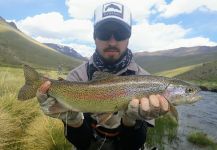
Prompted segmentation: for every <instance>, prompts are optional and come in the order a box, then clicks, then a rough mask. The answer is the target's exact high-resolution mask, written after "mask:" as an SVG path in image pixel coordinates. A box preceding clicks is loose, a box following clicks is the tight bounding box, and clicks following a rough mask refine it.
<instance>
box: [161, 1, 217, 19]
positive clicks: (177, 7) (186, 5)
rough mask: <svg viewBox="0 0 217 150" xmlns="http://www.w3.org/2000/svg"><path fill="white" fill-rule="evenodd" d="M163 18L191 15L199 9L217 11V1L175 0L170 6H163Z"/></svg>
mask: <svg viewBox="0 0 217 150" xmlns="http://www.w3.org/2000/svg"><path fill="white" fill-rule="evenodd" d="M163 7H164V10H163V11H162V14H161V16H163V17H173V16H176V15H180V14H183V13H191V12H193V11H195V10H197V9H202V10H204V8H206V9H208V10H210V11H217V1H216V0H191V1H189V0H173V1H172V2H171V3H170V4H169V5H165V6H163Z"/></svg>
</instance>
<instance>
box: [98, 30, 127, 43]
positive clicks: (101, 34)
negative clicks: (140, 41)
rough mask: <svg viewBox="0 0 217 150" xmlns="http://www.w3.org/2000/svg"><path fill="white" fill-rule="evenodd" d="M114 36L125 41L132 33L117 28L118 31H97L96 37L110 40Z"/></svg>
mask: <svg viewBox="0 0 217 150" xmlns="http://www.w3.org/2000/svg"><path fill="white" fill-rule="evenodd" d="M112 35H113V36H114V38H115V40H117V41H123V40H126V39H127V38H129V37H130V33H129V32H127V31H124V30H117V31H109V30H104V31H96V37H97V38H98V39H100V40H103V41H108V40H109V39H110V38H111V36H112Z"/></svg>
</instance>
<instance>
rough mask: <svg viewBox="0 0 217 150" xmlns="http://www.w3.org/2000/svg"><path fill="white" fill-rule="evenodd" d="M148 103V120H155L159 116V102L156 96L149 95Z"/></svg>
mask: <svg viewBox="0 0 217 150" xmlns="http://www.w3.org/2000/svg"><path fill="white" fill-rule="evenodd" d="M149 102H150V113H149V117H150V118H157V117H159V115H160V102H159V99H158V97H157V96H156V95H150V96H149Z"/></svg>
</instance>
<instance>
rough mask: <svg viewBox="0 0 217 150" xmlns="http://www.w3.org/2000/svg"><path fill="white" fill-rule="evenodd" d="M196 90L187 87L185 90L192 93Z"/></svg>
mask: <svg viewBox="0 0 217 150" xmlns="http://www.w3.org/2000/svg"><path fill="white" fill-rule="evenodd" d="M193 91H194V90H193V89H192V88H186V90H185V92H186V93H192V92H193Z"/></svg>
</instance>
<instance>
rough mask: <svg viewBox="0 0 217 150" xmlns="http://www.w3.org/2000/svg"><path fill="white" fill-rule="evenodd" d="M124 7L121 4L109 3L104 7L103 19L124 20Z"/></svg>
mask: <svg viewBox="0 0 217 150" xmlns="http://www.w3.org/2000/svg"><path fill="white" fill-rule="evenodd" d="M123 12H124V7H123V5H122V4H119V3H108V4H104V5H103V13H102V17H107V16H117V17H120V18H123Z"/></svg>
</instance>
